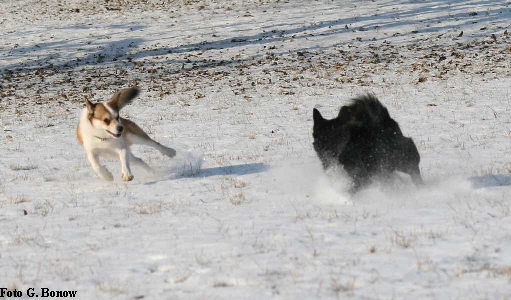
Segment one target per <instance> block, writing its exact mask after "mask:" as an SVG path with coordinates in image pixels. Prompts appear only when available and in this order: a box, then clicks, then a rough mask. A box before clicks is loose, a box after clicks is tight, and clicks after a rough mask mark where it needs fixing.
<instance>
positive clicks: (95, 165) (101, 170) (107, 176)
mask: <svg viewBox="0 0 511 300" xmlns="http://www.w3.org/2000/svg"><path fill="white" fill-rule="evenodd" d="M87 158H88V159H89V162H90V164H91V166H92V169H93V170H94V172H96V174H98V176H99V177H100V178H102V179H103V180H106V181H113V180H114V176H112V173H110V171H108V170H107V168H105V167H103V166H102V165H100V164H99V160H98V155H97V154H92V153H87Z"/></svg>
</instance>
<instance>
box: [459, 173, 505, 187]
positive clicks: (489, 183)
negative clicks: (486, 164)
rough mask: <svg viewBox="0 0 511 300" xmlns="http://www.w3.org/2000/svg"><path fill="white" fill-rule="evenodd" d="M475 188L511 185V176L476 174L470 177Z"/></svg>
mask: <svg viewBox="0 0 511 300" xmlns="http://www.w3.org/2000/svg"><path fill="white" fill-rule="evenodd" d="M468 180H469V181H470V182H471V183H472V187H473V188H475V189H482V188H490V187H499V186H511V176H510V175H504V174H495V175H484V176H474V177H470V178H469V179H468Z"/></svg>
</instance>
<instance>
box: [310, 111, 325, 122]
mask: <svg viewBox="0 0 511 300" xmlns="http://www.w3.org/2000/svg"><path fill="white" fill-rule="evenodd" d="M312 119H313V120H314V124H320V123H322V122H323V121H325V119H324V118H323V116H322V115H321V113H320V112H319V110H317V109H315V108H314V110H313V111H312Z"/></svg>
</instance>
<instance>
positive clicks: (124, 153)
mask: <svg viewBox="0 0 511 300" xmlns="http://www.w3.org/2000/svg"><path fill="white" fill-rule="evenodd" d="M130 154H131V153H130V150H129V149H126V148H124V149H121V150H120V151H119V159H120V160H121V168H122V175H121V176H122V179H123V180H124V181H131V180H133V174H131V169H130V160H129V157H130Z"/></svg>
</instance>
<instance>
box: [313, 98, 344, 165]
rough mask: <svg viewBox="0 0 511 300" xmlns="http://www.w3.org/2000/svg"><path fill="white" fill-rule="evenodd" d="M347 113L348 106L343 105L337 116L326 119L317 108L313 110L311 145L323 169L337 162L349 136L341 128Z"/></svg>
mask: <svg viewBox="0 0 511 300" xmlns="http://www.w3.org/2000/svg"><path fill="white" fill-rule="evenodd" d="M348 115H349V111H348V108H347V107H343V108H342V109H341V111H340V112H339V116H338V117H337V118H335V119H332V120H327V119H325V118H323V116H322V115H321V113H320V112H319V111H318V110H317V109H315V108H314V110H313V114H312V116H313V121H314V127H313V129H312V137H313V138H314V142H313V146H314V150H315V151H316V154H317V155H318V157H319V159H320V160H321V163H322V164H323V168H324V169H328V168H329V167H331V166H332V165H334V164H336V163H338V159H339V155H340V153H341V151H342V149H343V148H344V146H345V145H346V142H347V140H348V138H349V137H348V136H347V134H348V133H347V132H345V130H343V124H345V121H346V120H347V117H348Z"/></svg>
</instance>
